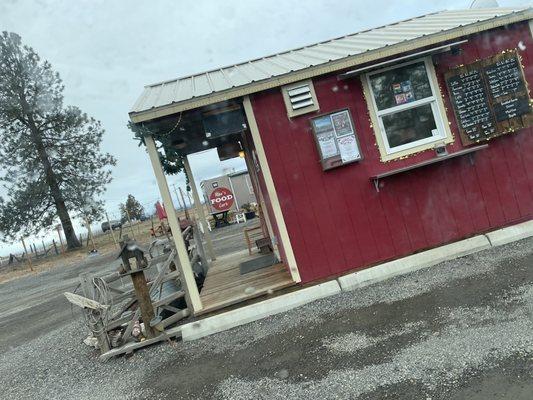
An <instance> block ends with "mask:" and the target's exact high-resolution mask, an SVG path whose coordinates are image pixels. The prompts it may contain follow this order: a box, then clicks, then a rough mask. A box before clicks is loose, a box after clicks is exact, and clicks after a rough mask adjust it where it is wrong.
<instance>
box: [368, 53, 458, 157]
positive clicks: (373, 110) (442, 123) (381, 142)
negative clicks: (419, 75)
mask: <svg viewBox="0 0 533 400" xmlns="http://www.w3.org/2000/svg"><path fill="white" fill-rule="evenodd" d="M420 61H423V62H424V65H425V67H426V71H427V74H428V79H429V84H430V88H431V93H432V96H430V97H426V98H424V99H421V100H416V101H413V102H410V103H405V104H400V105H397V106H394V107H390V108H387V109H385V110H381V111H378V107H377V104H376V101H375V99H374V93H373V91H372V87H371V84H370V77H371V76H372V75H375V74H379V73H382V72H385V71H388V70H392V69H396V68H399V67H403V66H405V65H409V64H415V63H419V62H420ZM361 81H362V84H363V88H364V90H365V93H366V94H367V99H366V100H367V106H368V109H369V112H370V119H371V121H372V125H373V127H374V132H375V136H376V141H377V145H378V148H379V151H380V154H381V160H382V161H390V160H394V159H397V158H401V157H405V156H407V155H410V154H413V153H417V152H420V151H423V150H427V149H431V148H434V147H435V144H437V143H442V144H447V143H451V142H453V136H452V134H451V131H450V127H449V122H448V119H447V116H446V110H445V108H444V103H443V101H442V96H441V93H440V90H439V85H438V81H437V75H436V73H435V69H434V67H433V63H432V61H431V57H425V58H418V59H416V60H411V61H409V62H405V63H401V64H397V65H393V66H390V67H387V68H382V69H379V70H377V71H372V72H371V73H368V74H365V75H364V76H362V77H361ZM369 97H370V98H369ZM425 104H430V105H431V110H432V112H433V116H434V117H435V125H436V127H437V130H438V135H434V136H431V137H429V138H425V139H420V140H417V141H416V142H411V143H406V144H404V145H401V146H396V147H394V148H392V149H391V147H390V146H389V142H388V138H387V135H386V133H385V127H384V126H383V120H382V118H381V117H383V116H385V115H388V114H391V113H396V112H399V111H403V110H408V109H411V108H414V107H417V106H421V105H425Z"/></svg>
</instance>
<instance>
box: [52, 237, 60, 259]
mask: <svg viewBox="0 0 533 400" xmlns="http://www.w3.org/2000/svg"><path fill="white" fill-rule="evenodd" d="M52 244H53V245H54V251H55V252H56V256H57V255H58V254H59V251H58V250H57V245H56V240H55V239H52Z"/></svg>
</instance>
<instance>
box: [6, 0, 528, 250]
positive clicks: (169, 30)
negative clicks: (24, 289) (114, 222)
mask: <svg viewBox="0 0 533 400" xmlns="http://www.w3.org/2000/svg"><path fill="white" fill-rule="evenodd" d="M470 4H471V0H449V1H445V0H444V1H443V0H426V1H420V0H405V1H393V0H374V1H372V2H369V1H361V0H357V1H356V0H352V1H349V0H306V1H302V0H283V1H278V0H270V1H256V0H246V1H242V0H241V1H237V0H224V1H220V0H195V1H188V0H179V1H176V0H152V1H146V0H144V1H137V0H114V1H104V0H76V1H72V0H47V1H46V0H0V30H2V31H4V30H7V31H12V32H16V33H18V34H19V35H21V36H22V40H23V42H24V43H25V44H27V45H30V46H31V47H33V48H34V49H35V50H36V51H37V53H39V54H40V56H41V57H42V58H44V59H47V60H48V61H50V62H51V63H52V65H53V68H54V69H55V70H56V71H58V72H59V74H60V75H61V77H62V79H63V81H64V84H65V104H69V105H76V106H78V107H80V108H81V109H82V110H83V111H84V112H86V113H87V114H89V115H90V116H92V117H94V118H96V119H98V120H100V121H101V122H102V124H103V126H104V128H105V130H106V133H105V135H104V139H103V143H102V149H103V151H105V152H109V153H111V154H113V155H114V156H115V157H116V158H117V160H118V163H117V166H116V167H114V168H113V181H112V183H111V184H109V185H108V187H107V193H106V194H105V196H104V200H105V203H106V209H107V211H108V212H109V213H110V214H111V215H115V214H116V215H117V216H118V204H119V203H121V202H124V201H125V199H126V196H127V195H128V194H130V193H131V194H133V195H134V196H135V197H136V198H137V199H138V200H139V201H140V202H141V203H143V204H145V205H146V206H147V207H148V208H150V207H152V205H153V203H154V202H155V201H156V200H158V199H159V192H158V190H157V185H156V182H155V178H154V176H153V172H152V169H151V166H150V163H149V159H148V155H147V154H146V152H145V150H144V148H143V147H139V146H138V142H137V141H135V140H133V137H132V133H131V132H130V131H129V130H128V129H127V127H126V124H127V121H128V111H129V109H130V107H131V106H132V105H133V104H134V102H135V100H136V99H137V97H138V96H139V95H140V94H141V92H142V89H143V86H144V85H147V84H150V83H155V82H160V81H163V80H168V79H173V78H177V77H180V76H184V75H189V74H193V73H198V72H202V71H205V70H209V69H213V68H216V67H221V66H226V65H229V64H235V63H238V62H241V61H246V60H249V59H253V58H257V57H261V56H265V55H269V54H273V53H277V52H280V51H284V50H288V49H291V48H296V47H301V46H304V45H307V44H312V43H315V42H319V41H323V40H327V39H331V38H334V37H338V36H342V35H345V34H349V33H354V32H357V31H359V30H362V29H368V28H372V27H375V26H379V25H384V24H388V23H392V22H395V21H398V20H401V19H405V18H411V17H414V16H419V15H423V14H427V13H429V12H435V11H440V10H443V9H461V8H468V7H469V6H470ZM499 4H500V6H502V7H511V6H524V5H531V4H532V1H531V0H500V1H499ZM191 166H192V169H193V173H194V175H195V178H196V181H197V182H199V181H201V180H203V179H206V178H209V177H214V176H217V175H220V174H222V171H223V169H224V168H235V169H237V170H238V169H244V168H245V165H244V162H243V160H242V159H233V160H230V161H225V162H224V163H221V162H220V161H219V160H218V157H217V155H216V151H209V152H205V153H202V154H198V155H195V156H193V157H192V158H191ZM168 181H169V184H176V185H179V186H182V187H184V182H185V178H184V176H182V175H179V176H170V177H169V178H168ZM0 194H2V192H1V189H0ZM17 249H18V244H14V245H12V244H9V243H7V244H6V243H0V255H5V254H6V253H9V252H10V251H15V250H16V251H18V250H17Z"/></svg>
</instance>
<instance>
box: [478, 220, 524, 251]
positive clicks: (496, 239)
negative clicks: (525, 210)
mask: <svg viewBox="0 0 533 400" xmlns="http://www.w3.org/2000/svg"><path fill="white" fill-rule="evenodd" d="M531 236H533V220H531V221H527V222H522V223H521V224H517V225H513V226H508V227H507V228H502V229H498V230H496V231H492V232H489V233H487V237H488V238H489V240H490V243H491V244H492V246H501V245H504V244H507V243H511V242H515V241H517V240H521V239H525V238H528V237H531Z"/></svg>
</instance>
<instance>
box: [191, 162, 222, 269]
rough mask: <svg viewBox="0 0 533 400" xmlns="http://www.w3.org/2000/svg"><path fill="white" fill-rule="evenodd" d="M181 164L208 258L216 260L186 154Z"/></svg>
mask: <svg viewBox="0 0 533 400" xmlns="http://www.w3.org/2000/svg"><path fill="white" fill-rule="evenodd" d="M183 165H184V166H185V172H187V176H188V177H189V185H191V189H192V196H193V198H194V207H195V208H196V212H197V214H198V219H199V220H198V222H199V223H200V225H202V231H203V234H204V236H205V242H206V244H207V252H208V253H209V258H211V261H214V260H216V257H215V251H214V250H213V242H212V241H211V232H209V229H207V218H206V215H205V212H204V207H203V206H202V203H201V202H200V196H199V195H198V188H197V187H196V181H195V180H194V175H193V174H192V169H191V165H190V164H189V159H188V158H187V156H185V157H184V158H183Z"/></svg>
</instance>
